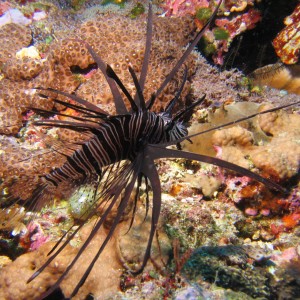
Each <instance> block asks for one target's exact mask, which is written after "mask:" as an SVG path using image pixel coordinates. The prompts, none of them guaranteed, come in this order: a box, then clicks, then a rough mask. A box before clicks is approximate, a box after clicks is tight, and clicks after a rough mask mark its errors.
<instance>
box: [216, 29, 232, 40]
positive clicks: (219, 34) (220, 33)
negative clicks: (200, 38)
mask: <svg viewBox="0 0 300 300" xmlns="http://www.w3.org/2000/svg"><path fill="white" fill-rule="evenodd" d="M214 36H215V39H216V40H228V38H229V33H228V31H227V30H225V29H223V28H215V30H214Z"/></svg>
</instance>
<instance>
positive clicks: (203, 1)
mask: <svg viewBox="0 0 300 300" xmlns="http://www.w3.org/2000/svg"><path fill="white" fill-rule="evenodd" d="M208 6H209V1H207V0H187V1H186V0H167V1H165V3H164V4H162V7H163V8H164V9H165V14H166V16H185V15H187V14H190V15H195V14H196V11H197V9H198V8H200V7H201V8H203V7H208Z"/></svg>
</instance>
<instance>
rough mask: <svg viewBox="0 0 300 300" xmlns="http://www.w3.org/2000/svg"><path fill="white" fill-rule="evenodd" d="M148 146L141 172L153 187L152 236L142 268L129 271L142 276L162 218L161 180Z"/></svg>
mask: <svg viewBox="0 0 300 300" xmlns="http://www.w3.org/2000/svg"><path fill="white" fill-rule="evenodd" d="M148 150H149V149H148V146H147V148H146V150H145V159H144V161H143V167H142V170H141V172H142V173H143V175H144V176H145V177H146V178H147V180H148V181H149V183H150V185H151V189H152V193H153V195H152V217H151V229H150V234H149V238H148V242H147V246H146V250H145V254H144V258H143V261H142V264H141V266H140V267H139V269H138V270H129V271H130V272H131V273H132V274H134V275H137V274H140V273H141V272H142V271H143V270H144V268H145V266H146V264H147V262H148V260H149V258H150V256H151V247H152V242H153V238H154V235H155V232H156V229H157V224H158V220H159V216H160V210H161V185H160V180H159V175H158V172H157V169H156V166H155V163H154V159H153V158H154V157H153V156H152V153H151V152H149V151H148Z"/></svg>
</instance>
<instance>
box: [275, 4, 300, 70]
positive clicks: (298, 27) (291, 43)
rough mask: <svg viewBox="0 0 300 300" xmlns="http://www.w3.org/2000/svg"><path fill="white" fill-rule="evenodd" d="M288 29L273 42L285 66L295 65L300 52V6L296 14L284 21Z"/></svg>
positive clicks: (297, 7)
mask: <svg viewBox="0 0 300 300" xmlns="http://www.w3.org/2000/svg"><path fill="white" fill-rule="evenodd" d="M284 24H285V25H286V27H285V28H284V29H283V30H282V31H280V32H279V34H278V35H277V37H276V38H275V39H274V40H273V46H274V49H275V51H276V53H277V55H278V56H279V57H280V59H281V61H282V62H284V63H285V64H289V65H290V64H295V63H296V62H297V61H298V58H299V50H300V4H298V5H297V6H296V8H295V10H294V12H293V13H292V14H291V15H290V16H288V17H286V18H285V19H284Z"/></svg>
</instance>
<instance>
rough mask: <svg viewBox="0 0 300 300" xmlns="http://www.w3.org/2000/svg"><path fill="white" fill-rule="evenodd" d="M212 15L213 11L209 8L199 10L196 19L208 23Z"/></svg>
mask: <svg viewBox="0 0 300 300" xmlns="http://www.w3.org/2000/svg"><path fill="white" fill-rule="evenodd" d="M211 15H212V11H211V9H210V8H208V7H202V8H199V9H198V10H197V12H196V18H197V19H198V20H199V21H202V22H206V21H207V20H208V19H209V18H210V17H211Z"/></svg>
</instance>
